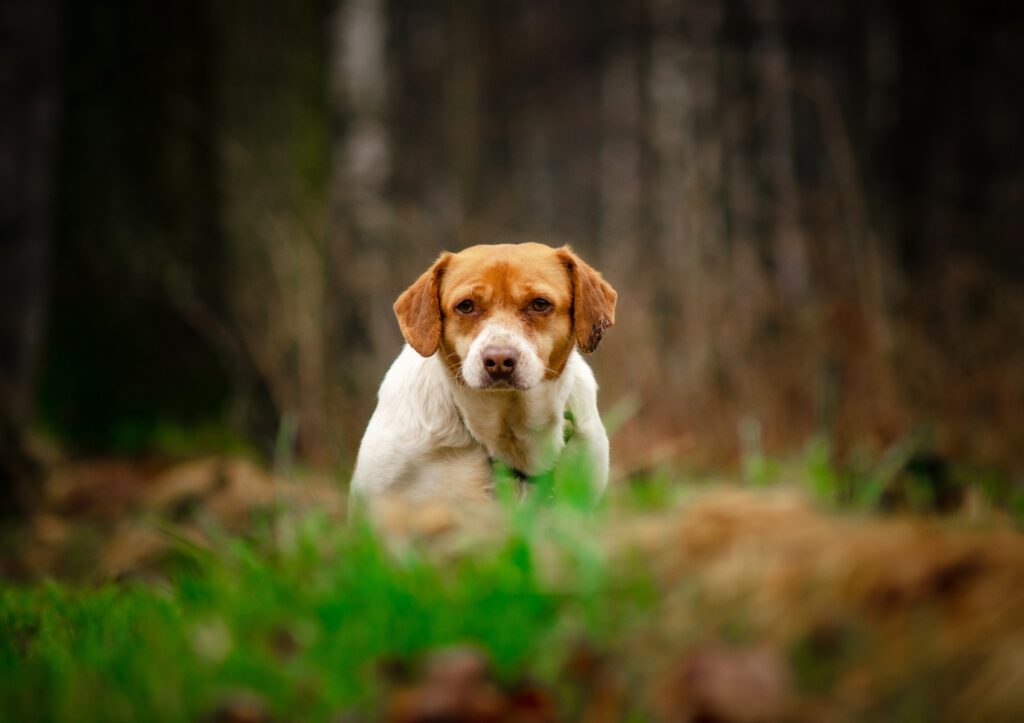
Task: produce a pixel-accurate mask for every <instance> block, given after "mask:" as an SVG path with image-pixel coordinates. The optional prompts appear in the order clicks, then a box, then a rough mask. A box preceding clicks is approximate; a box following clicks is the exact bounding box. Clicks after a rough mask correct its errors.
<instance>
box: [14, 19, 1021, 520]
mask: <svg viewBox="0 0 1024 723" xmlns="http://www.w3.org/2000/svg"><path fill="white" fill-rule="evenodd" d="M1020 7H1021V6H1020V4H1019V3H1010V2H1003V3H1000V2H950V1H941V0H940V1H938V2H916V1H914V0H908V1H906V2H899V3H885V2H877V1H873V0H867V1H854V0H836V1H834V2H820V1H812V0H793V1H790V2H784V1H782V0H747V1H745V2H740V1H729V2H711V1H709V0H694V1H692V2H685V3H673V2H668V1H667V0H637V1H635V2H626V1H624V0H570V1H566V2H557V3H555V2H544V1H542V0H518V1H516V2H511V1H494V2H455V1H451V2H425V1H418V0H415V1H410V2H399V1H398V0H392V1H391V2H387V1H385V0H335V1H331V2H328V1H326V0H321V1H318V2H313V1H311V0H293V1H291V2H278V1H273V2H272V1H270V0H244V1H243V0H208V1H206V2H203V1H202V0H181V1H179V2H174V3H155V2H144V1H133V0H74V1H72V0H67V1H66V2H59V1H58V0H6V2H5V3H4V4H3V7H2V10H0V234H2V236H0V244H2V246H0V463H2V472H0V474H2V477H0V489H2V490H4V504H5V505H6V506H8V507H10V506H12V505H13V506H17V505H24V504H26V502H25V501H26V500H28V499H29V498H31V496H32V492H33V490H34V489H35V485H36V484H37V483H36V482H34V481H33V480H35V479H38V477H39V474H40V472H39V469H40V467H39V464H40V463H39V461H38V460H39V459H40V457H41V456H42V457H45V455H40V454H39V452H38V451H37V450H38V447H39V446H40V445H41V442H40V440H45V442H46V444H47V445H49V446H51V447H53V446H56V447H57V448H59V449H60V450H62V452H63V453H64V454H71V455H90V456H92V455H114V454H117V455H125V454H130V455H153V454H157V455H166V454H189V453H194V452H196V451H201V450H209V449H224V448H231V447H249V448H252V449H255V450H257V451H262V452H263V453H264V454H266V455H268V456H269V455H271V454H273V453H274V451H275V450H277V453H281V451H282V450H283V449H284V450H287V451H288V452H289V453H292V452H294V453H295V454H297V455H298V458H299V459H300V460H303V461H304V462H306V463H308V464H310V465H314V466H318V467H326V468H331V469H336V470H339V471H341V470H344V469H345V465H347V464H349V463H350V462H351V460H352V457H353V454H354V451H355V448H356V445H357V444H358V440H359V435H360V433H361V431H362V428H363V426H364V424H365V422H366V419H367V418H368V415H369V412H370V410H371V409H372V404H373V397H374V392H375V388H376V385H377V384H378V382H379V379H380V377H381V376H382V374H383V372H384V370H385V369H386V368H387V365H388V364H389V363H390V360H391V359H392V358H393V356H394V355H395V353H396V352H397V351H398V348H399V345H400V336H399V333H398V328H397V324H396V323H395V322H394V320H393V317H392V314H391V310H390V305H391V302H392V301H393V299H394V298H395V296H396V295H397V294H398V293H399V292H400V291H401V289H402V288H403V287H404V286H405V285H406V284H408V283H409V282H411V281H412V280H413V279H414V278H415V276H416V275H417V274H418V273H419V272H420V271H421V270H422V269H424V268H426V266H427V265H428V264H429V263H430V262H431V261H432V259H433V257H434V256H435V255H436V254H437V253H438V252H439V251H440V250H441V249H445V248H447V249H457V248H460V247H462V246H464V245H468V244H471V243H479V242H493V241H504V240H527V239H534V240H545V241H550V242H552V243H563V242H571V243H572V244H573V245H574V247H575V248H576V249H577V250H578V251H579V252H580V253H581V254H582V255H583V256H584V257H585V258H587V259H588V260H589V261H590V262H591V263H593V264H594V265H595V266H597V267H598V268H600V269H602V270H603V271H604V272H605V275H606V277H607V278H608V279H609V280H610V281H611V282H612V283H613V284H614V285H615V286H616V288H617V289H618V290H619V294H620V296H619V298H620V307H619V313H618V325H617V327H616V328H615V329H614V330H613V331H612V332H611V333H610V334H609V336H608V337H607V339H606V342H605V344H604V345H603V347H602V348H601V349H600V350H599V351H598V353H597V354H596V355H595V356H594V358H593V363H594V365H595V367H596V370H597V374H598V378H599V380H600V382H601V385H602V406H603V407H604V408H605V409H606V410H615V414H616V415H617V416H619V417H623V416H624V417H627V421H626V422H625V424H624V425H623V426H622V427H621V429H619V430H618V431H617V433H616V435H615V436H614V438H613V458H614V461H615V463H616V466H617V468H618V470H619V471H620V473H624V474H628V473H632V472H635V471H642V470H647V469H651V468H652V467H654V466H657V465H660V464H670V465H682V466H693V467H701V468H719V467H721V466H723V465H726V466H727V465H730V464H732V463H734V462H735V461H736V459H737V458H738V457H739V456H740V455H741V454H744V453H751V452H758V453H760V452H761V451H766V452H770V453H773V454H784V453H787V452H790V451H793V450H796V449H799V448H800V447H801V445H803V444H805V443H806V442H807V440H809V439H812V438H813V439H824V440H826V441H828V443H829V448H830V449H831V450H833V454H834V455H835V456H836V458H837V459H838V460H839V461H842V460H843V459H844V458H845V457H847V456H848V455H851V454H859V453H861V452H863V451H865V450H867V451H868V452H870V453H882V452H884V450H886V449H887V448H889V447H891V445H894V444H897V443H899V442H900V440H903V439H906V438H907V437H908V435H920V436H921V438H922V439H926V440H927V442H926V444H927V446H928V447H929V448H930V449H933V450H934V451H936V452H937V453H939V454H941V455H944V456H947V457H949V458H951V459H954V460H957V461H958V462H963V463H968V464H978V465H988V466H992V467H995V468H998V469H1001V470H1004V471H1006V472H1008V473H1011V474H1017V473H1019V472H1021V471H1022V470H1024V452H1022V449H1024V344H1022V343H1021V339H1022V338H1024V295H1022V289H1021V279H1022V275H1024V243H1022V242H1024V212H1022V208H1024V152H1022V151H1024V149H1022V133H1021V129H1022V128H1024V92H1022V88H1024V83H1022V80H1024V78H1022V75H1024V73H1022V70H1021V69H1022V68H1024V34H1022V30H1024V23H1022V19H1024V18H1022V15H1024V13H1022V11H1021V9H1020ZM630 410H632V413H631V414H630V413H629V412H630Z"/></svg>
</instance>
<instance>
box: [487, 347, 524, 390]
mask: <svg viewBox="0 0 1024 723" xmlns="http://www.w3.org/2000/svg"><path fill="white" fill-rule="evenodd" d="M482 355H483V358H484V369H486V370H487V373H488V374H489V375H490V377H491V379H493V380H494V381H498V380H500V379H508V378H509V377H511V376H512V372H513V371H515V368H516V364H517V363H518V362H519V352H517V351H516V350H515V349H513V348H512V347H510V346H489V347H487V348H486V349H484V350H483V352H482Z"/></svg>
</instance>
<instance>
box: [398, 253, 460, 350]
mask: <svg viewBox="0 0 1024 723" xmlns="http://www.w3.org/2000/svg"><path fill="white" fill-rule="evenodd" d="M451 257H452V255H451V254H450V253H447V252H445V253H443V254H441V256H440V258H438V260H437V261H435V262H434V265H433V266H431V267H430V268H429V269H427V270H426V271H424V272H423V273H422V274H421V275H420V277H419V278H418V279H416V281H415V282H414V283H413V285H412V286H410V287H409V288H408V289H406V290H405V291H403V292H402V295H401V296H399V297H398V300H397V301H395V306H394V309H395V316H397V317H398V326H399V327H400V328H401V329H402V336H404V337H405V340H406V341H407V342H409V346H411V347H412V348H413V349H415V350H416V351H417V352H418V353H419V354H420V355H421V356H430V355H431V354H433V353H434V352H435V351H437V345H438V344H439V343H440V342H441V299H440V298H439V297H440V291H441V275H442V274H443V273H444V270H445V268H446V267H447V266H448V261H449V260H450V259H451Z"/></svg>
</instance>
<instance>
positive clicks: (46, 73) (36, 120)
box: [0, 0, 60, 515]
mask: <svg viewBox="0 0 1024 723" xmlns="http://www.w3.org/2000/svg"><path fill="white" fill-rule="evenodd" d="M58 10H59V8H58V3H56V2H52V1H50V0H39V1H38V2H37V1H36V0H14V1H13V2H10V3H7V4H6V5H5V7H4V9H3V12H2V13H0V67H2V68H3V69H4V72H3V73H0V515H5V514H8V513H10V512H14V511H18V510H21V509H23V508H24V507H25V506H26V505H27V504H28V503H29V502H30V500H31V499H32V498H33V497H34V496H35V493H36V489H35V486H36V477H37V475H36V472H35V465H34V463H33V462H32V461H31V459H30V456H29V455H28V453H27V452H26V450H25V439H24V433H25V430H26V427H27V425H28V423H29V422H30V420H31V419H32V412H33V406H34V405H33V393H34V389H35V381H36V363H37V359H38V356H39V350H40V344H41V341H42V336H43V329H44V321H45V313H46V305H47V301H48V294H49V289H50V273H49V262H50V234H51V230H52V224H51V219H52V217H53V188H54V186H53V165H54V158H55V148H56V131H57V121H58V109H59V106H60V103H59V95H60V94H59V90H58V85H57V83H58V76H57V67H58V57H59V54H58V53H59V49H58V38H57V27H58V24H57V18H58Z"/></svg>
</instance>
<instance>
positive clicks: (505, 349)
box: [395, 243, 616, 390]
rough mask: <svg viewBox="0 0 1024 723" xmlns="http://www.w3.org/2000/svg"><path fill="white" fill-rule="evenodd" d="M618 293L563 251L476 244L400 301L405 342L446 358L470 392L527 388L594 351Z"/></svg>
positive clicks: (446, 259)
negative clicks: (572, 356) (575, 351)
mask: <svg viewBox="0 0 1024 723" xmlns="http://www.w3.org/2000/svg"><path fill="white" fill-rule="evenodd" d="M615 298H616V294H615V290H614V289H613V288H612V287H611V285H610V284H609V283H608V282H607V281H605V280H604V279H603V278H601V274H599V273H598V272H597V271H595V270H594V269H593V268H591V267H590V266H589V265H588V264H587V263H586V262H584V261H583V260H582V259H580V257H579V256H577V255H576V254H575V253H573V251H572V250H571V249H570V248H569V247H568V246H564V247H562V248H560V249H554V248H551V247H550V246H545V245H543V244H536V243H525V244H498V245H493V246H473V247H471V248H468V249H466V250H464V251H461V252H459V253H457V254H451V253H444V254H442V255H441V257H440V258H439V259H438V260H437V261H436V262H435V263H434V265H433V266H432V267H430V269H428V270H427V271H426V272H424V273H423V275H422V276H420V277H419V279H417V280H416V282H415V283H414V284H413V285H412V286H410V287H409V288H408V289H406V290H405V291H404V292H403V293H402V295H401V296H399V297H398V301H396V302H395V314H396V315H397V316H398V323H399V325H400V326H401V328H402V335H403V336H404V337H405V340H406V341H407V342H409V345H410V346H411V347H412V348H413V349H415V350H416V351H417V352H419V353H420V354H422V355H423V356H430V355H432V354H434V353H435V352H440V353H441V355H442V357H443V358H444V359H445V361H446V362H447V363H448V365H449V367H450V368H451V369H452V371H453V372H454V373H455V374H456V375H457V376H459V377H461V379H462V381H464V382H465V384H466V385H467V386H469V387H472V388H474V389H520V390H525V389H529V388H531V387H533V386H535V385H536V384H539V383H540V382H541V381H542V380H544V379H553V378H555V377H557V376H558V375H559V374H561V373H562V369H563V368H564V367H565V363H566V360H568V358H569V353H570V352H571V351H572V348H573V346H578V347H579V349H580V351H582V352H584V353H588V354H589V353H590V352H592V351H594V350H595V349H596V348H597V346H598V344H600V343H601V337H602V336H604V332H605V331H606V330H607V329H608V328H609V327H610V326H611V325H612V324H614V323H615Z"/></svg>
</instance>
